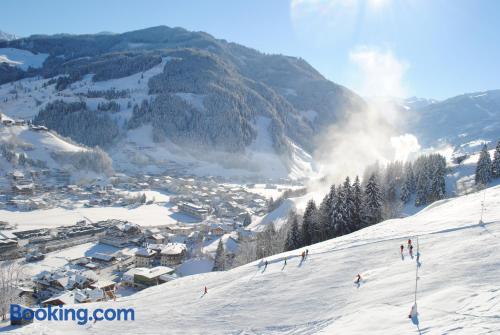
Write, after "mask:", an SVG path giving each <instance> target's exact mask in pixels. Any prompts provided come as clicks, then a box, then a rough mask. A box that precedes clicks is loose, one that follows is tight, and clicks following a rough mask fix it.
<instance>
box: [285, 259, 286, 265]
mask: <svg viewBox="0 0 500 335" xmlns="http://www.w3.org/2000/svg"><path fill="white" fill-rule="evenodd" d="M285 265H286V257H285Z"/></svg>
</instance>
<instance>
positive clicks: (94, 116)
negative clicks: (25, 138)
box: [33, 100, 119, 147]
mask: <svg viewBox="0 0 500 335" xmlns="http://www.w3.org/2000/svg"><path fill="white" fill-rule="evenodd" d="M33 123H34V124H36V125H43V126H46V127H48V128H49V129H53V130H55V131H56V132H57V133H59V134H61V135H62V136H66V137H69V138H71V139H72V140H74V141H76V142H78V143H82V144H85V145H88V146H91V147H95V146H100V147H105V146H107V145H109V144H111V143H112V142H113V140H114V139H115V138H116V137H117V136H118V134H119V127H118V125H117V124H116V123H115V122H114V121H113V119H112V118H111V117H110V116H109V115H108V114H105V113H99V112H98V111H92V110H89V109H87V105H86V104H85V102H82V101H79V102H65V101H62V100H56V101H54V102H51V103H48V104H47V105H46V106H45V108H43V109H41V110H40V112H38V114H37V115H36V116H35V118H34V120H33Z"/></svg>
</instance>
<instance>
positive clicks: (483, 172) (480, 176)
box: [475, 141, 500, 186]
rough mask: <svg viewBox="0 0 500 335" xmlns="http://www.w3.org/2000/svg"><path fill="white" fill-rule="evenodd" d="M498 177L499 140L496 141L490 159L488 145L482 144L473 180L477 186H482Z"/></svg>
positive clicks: (499, 175) (499, 168) (499, 170)
mask: <svg viewBox="0 0 500 335" xmlns="http://www.w3.org/2000/svg"><path fill="white" fill-rule="evenodd" d="M497 178H500V141H498V143H497V146H496V148H495V152H494V154H493V160H491V156H490V153H489V151H488V146H487V145H486V144H484V145H483V148H482V150H481V152H480V154H479V160H478V162H477V165H476V174H475V182H476V185H478V186H484V185H486V184H488V183H489V182H490V181H492V180H493V179H497Z"/></svg>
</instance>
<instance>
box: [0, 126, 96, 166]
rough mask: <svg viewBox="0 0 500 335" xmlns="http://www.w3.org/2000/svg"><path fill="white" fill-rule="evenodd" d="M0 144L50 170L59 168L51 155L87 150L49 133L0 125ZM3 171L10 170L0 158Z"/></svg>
mask: <svg viewBox="0 0 500 335" xmlns="http://www.w3.org/2000/svg"><path fill="white" fill-rule="evenodd" d="M0 144H13V145H15V146H16V152H17V153H24V154H25V156H26V157H27V158H30V159H33V160H40V161H43V162H45V163H46V164H47V166H48V167H50V168H60V167H61V164H60V163H58V162H57V161H55V160H54V158H53V154H64V153H74V152H79V151H87V150H88V149H87V148H85V147H83V146H79V145H76V144H73V143H70V142H69V141H67V140H66V139H63V138H61V137H60V136H58V135H56V134H54V133H53V132H49V131H34V130H32V129H30V127H29V126H8V127H7V126H3V125H1V124H0ZM2 165H3V169H2V170H4V171H8V170H9V169H10V168H9V167H8V166H7V165H8V163H7V161H5V159H3V158H1V157H0V167H2ZM6 166H7V167H6Z"/></svg>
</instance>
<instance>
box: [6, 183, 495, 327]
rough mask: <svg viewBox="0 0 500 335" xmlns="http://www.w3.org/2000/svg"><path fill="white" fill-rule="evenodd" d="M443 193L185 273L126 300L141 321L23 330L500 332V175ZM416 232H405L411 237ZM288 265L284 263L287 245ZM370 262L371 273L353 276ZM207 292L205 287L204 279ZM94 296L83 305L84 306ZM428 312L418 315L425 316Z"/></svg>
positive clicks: (50, 324) (52, 324)
mask: <svg viewBox="0 0 500 335" xmlns="http://www.w3.org/2000/svg"><path fill="white" fill-rule="evenodd" d="M482 199H483V194H482V193H475V194H471V195H468V196H462V197H459V198H455V199H452V200H443V201H440V202H437V203H434V204H433V205H431V206H429V207H428V208H426V209H424V210H422V211H421V212H420V213H418V214H416V215H414V216H412V217H408V218H405V219H396V220H389V221H385V222H383V223H380V224H378V225H375V226H372V227H369V228H366V229H363V230H361V231H358V232H356V233H353V234H350V235H347V236H344V237H341V238H338V239H334V240H330V241H326V242H323V243H319V244H316V245H314V246H310V247H309V251H310V253H309V257H308V258H307V259H306V261H305V262H303V263H302V264H301V263H300V257H298V254H299V252H300V251H301V250H300V251H294V252H289V253H285V254H280V255H276V256H274V257H270V258H269V265H268V267H267V269H263V267H262V266H260V265H261V263H260V261H257V262H254V263H251V264H247V265H245V266H242V267H239V268H236V269H233V270H231V271H228V272H218V273H208V274H201V275H195V276H190V277H187V278H181V279H178V280H175V281H173V282H170V283H167V284H163V285H160V286H157V287H153V288H150V289H147V290H144V291H142V292H140V293H138V294H136V295H133V296H130V297H126V298H123V299H120V300H118V301H116V302H112V301H110V302H108V303H96V304H87V305H85V307H88V308H97V307H122V308H123V307H133V308H135V314H136V320H135V321H133V322H132V321H128V322H125V321H116V322H104V321H103V322H97V323H90V324H87V325H85V326H78V325H76V323H74V322H67V323H66V322H43V323H41V322H35V323H34V324H31V325H28V326H25V327H23V328H17V329H12V330H11V333H16V334H17V333H19V334H69V333H71V334H73V333H77V334H78V333H82V334H83V333H86V334H88V333H90V334H136V333H141V334H160V333H168V334H281V333H291V334H384V335H386V334H419V331H420V333H421V334H494V333H497V332H498V329H500V316H499V315H500V284H499V280H500V253H499V252H498V246H499V245H500V244H499V243H500V187H494V188H490V189H487V190H486V202H485V205H486V206H485V207H486V208H485V212H484V222H485V223H484V224H481V225H480V224H478V220H479V217H480V212H481V205H480V204H481V201H482ZM416 235H419V242H420V252H421V258H420V261H421V267H420V268H419V278H420V279H419V281H418V286H419V290H418V312H419V315H418V324H415V323H414V322H412V320H410V319H408V313H409V310H410V307H411V305H412V304H413V299H414V288H415V269H416V262H415V260H414V259H411V258H410V257H409V256H408V255H407V254H405V259H404V260H402V259H401V256H400V255H399V245H400V244H402V243H405V241H406V240H407V238H408V237H411V238H412V239H413V240H414V243H415V244H416ZM405 244H406V243H405ZM284 256H288V257H289V259H288V265H287V266H285V267H284V266H283V261H282V259H283V257H284ZM357 273H360V274H361V276H362V277H363V278H364V282H362V284H361V285H360V286H359V287H356V285H354V284H353V280H354V276H355V275H356V274H357ZM205 285H206V286H207V287H208V294H207V295H205V296H203V295H202V291H203V287H204V286H205ZM81 307H83V306H81ZM415 321H417V320H415Z"/></svg>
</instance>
